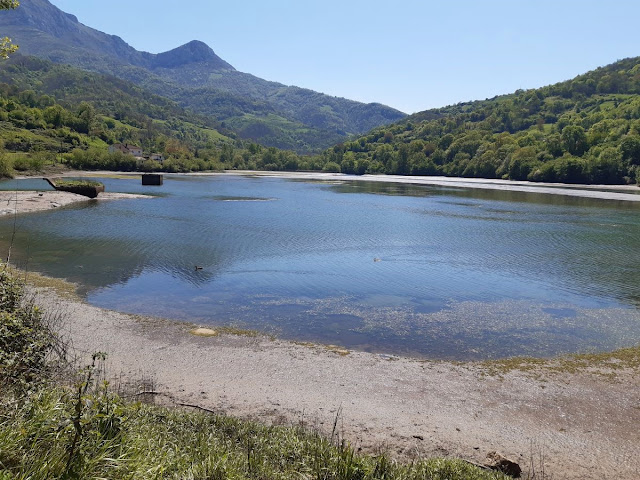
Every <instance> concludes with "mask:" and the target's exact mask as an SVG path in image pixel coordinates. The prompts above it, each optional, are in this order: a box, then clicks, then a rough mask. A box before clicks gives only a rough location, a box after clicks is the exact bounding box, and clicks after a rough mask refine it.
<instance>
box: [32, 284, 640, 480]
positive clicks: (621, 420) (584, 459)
mask: <svg viewBox="0 0 640 480" xmlns="http://www.w3.org/2000/svg"><path fill="white" fill-rule="evenodd" d="M44 285H46V282H45V283H44ZM36 290H37V294H36V303H37V304H38V305H40V306H41V307H42V308H43V309H44V310H45V311H47V312H53V313H55V314H57V315H62V316H63V317H64V319H65V323H64V325H63V326H62V328H61V333H62V334H63V335H64V336H65V337H66V338H68V339H69V340H70V341H71V342H72V344H73V347H74V349H75V351H76V352H77V353H78V354H80V355H82V356H84V357H85V360H87V359H88V358H89V356H90V355H91V353H93V352H96V351H102V352H106V353H107V354H108V357H107V367H108V372H110V376H111V377H112V378H114V379H116V380H117V379H120V380H122V378H124V379H129V380H133V381H140V380H142V379H147V381H148V380H152V384H153V386H154V387H153V390H154V392H155V394H154V397H155V399H156V402H157V403H159V404H163V405H167V406H180V405H183V406H184V405H197V406H198V407H203V408H206V409H211V410H214V411H216V412H219V413H224V414H228V415H233V416H237V417H242V418H250V419H254V420H259V421H262V422H264V423H268V424H300V423H303V424H305V425H307V426H310V427H313V428H319V429H320V430H323V431H325V432H326V433H330V432H331V427H332V426H333V423H334V421H335V419H336V416H337V415H338V416H339V422H338V426H339V428H340V434H341V435H343V436H344V437H345V438H346V439H347V440H348V441H349V442H351V444H352V445H353V446H355V448H356V449H362V450H363V451H364V452H367V453H376V452H379V451H380V450H381V449H382V450H386V451H388V452H389V453H390V455H391V456H393V457H395V458H398V459H400V460H405V461H410V460H411V459H413V458H416V457H417V456H451V457H458V458H463V459H466V460H470V461H472V462H476V463H482V462H484V461H485V460H486V458H485V457H486V455H487V454H488V453H489V452H492V451H499V452H500V453H502V454H504V455H505V456H507V457H509V458H511V459H513V460H515V461H516V462H518V463H519V464H520V465H521V466H522V467H523V470H524V471H526V470H527V468H528V467H529V464H530V462H531V460H532V458H534V459H538V457H539V456H540V455H544V458H545V462H544V468H545V470H546V472H547V473H548V474H552V475H553V478H562V479H578V478H580V479H594V480H595V479H600V478H608V477H615V478H619V479H629V480H631V479H636V478H637V477H638V472H640V433H639V432H638V431H637V429H636V425H637V424H638V423H639V422H640V398H638V396H637V392H638V391H640V376H639V375H638V370H640V367H639V366H638V365H635V364H634V365H633V366H622V367H620V368H616V361H615V359H614V360H612V361H610V362H608V363H602V364H599V363H598V360H597V359H596V360H595V361H594V362H593V363H588V362H587V364H585V365H584V366H581V367H579V368H575V366H571V367H562V364H561V362H559V361H558V360H553V359H551V360H542V361H537V360H533V361H532V362H531V363H528V364H527V363H525V366H524V367H523V368H520V367H518V366H516V367H515V368H511V367H509V368H505V369H502V367H501V366H500V364H501V362H499V361H498V362H492V363H486V362H478V363H455V362H447V361H425V360H419V359H412V358H405V357H395V356H388V355H379V354H373V353H366V352H357V351H345V350H344V349H342V350H335V349H331V348H327V347H325V346H322V345H310V344H305V345H303V344H297V343H295V342H288V341H284V340H279V339H274V338H270V337H266V336H262V335H257V336H242V335H234V334H229V333H227V332H225V331H224V329H221V330H220V331H218V332H214V334H213V335H211V334H210V333H211V332H208V333H207V332H205V334H202V332H201V333H200V334H197V333H196V334H194V332H193V331H192V330H193V329H194V328H195V327H197V326H196V325H190V324H187V323H182V322H177V321H171V320H166V319H159V318H151V317H144V316H138V315H129V314H124V313H119V312H115V311H111V310H104V309H100V308H97V307H93V306H91V305H89V304H87V303H86V302H84V301H82V300H80V299H77V298H65V297H64V296H62V295H60V294H58V293H56V292H55V291H54V290H52V289H51V288H46V287H45V288H42V286H41V287H37V288H36ZM614 357H615V355H614ZM516 363H517V362H516ZM496 366H498V367H497V368H496ZM536 461H537V460H536ZM539 468H540V465H539V464H536V469H539Z"/></svg>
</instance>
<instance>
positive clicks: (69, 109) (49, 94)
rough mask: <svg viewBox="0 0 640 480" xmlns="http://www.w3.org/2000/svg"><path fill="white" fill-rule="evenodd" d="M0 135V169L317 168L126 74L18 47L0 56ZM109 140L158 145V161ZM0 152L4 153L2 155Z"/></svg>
mask: <svg viewBox="0 0 640 480" xmlns="http://www.w3.org/2000/svg"><path fill="white" fill-rule="evenodd" d="M0 140H2V143H3V145H4V148H5V149H6V150H7V151H8V152H9V153H11V154H12V158H13V159H14V161H13V162H11V163H12V165H10V166H9V168H6V167H7V163H6V162H4V163H3V164H2V171H1V172H0V174H5V175H6V174H8V173H10V167H11V166H13V167H15V168H16V169H18V170H28V169H30V170H38V169H39V168H40V167H41V166H42V164H43V163H52V162H53V161H54V160H55V161H57V162H64V163H67V164H68V165H69V166H71V167H74V168H82V169H113V170H136V169H139V170H144V171H152V170H165V171H170V172H184V171H194V170H207V169H220V168H243V169H244V168H248V169H266V170H284V169H287V170H297V169H314V168H315V169H317V168H322V164H321V162H320V158H319V157H301V156H299V155H297V154H295V153H293V152H290V151H283V150H278V149H276V148H274V147H269V148H267V147H263V146H261V145H258V144H255V143H252V142H250V141H245V140H242V139H239V138H237V135H236V134H235V133H234V132H233V131H231V130H229V129H227V128H225V127H224V126H222V124H221V123H220V122H217V121H216V120H214V119H211V118H210V117H207V116H204V115H199V114H196V113H193V112H190V111H188V110H185V109H183V108H182V107H180V106H179V105H178V104H177V103H176V102H174V101H172V100H169V99H167V98H164V97H161V96H158V95H154V94H152V93H150V92H148V91H146V90H144V89H142V88H141V87H138V86H136V85H135V84H133V83H131V82H127V81H124V80H119V79H117V78H114V77H111V76H108V75H101V74H96V73H90V72H85V71H82V70H80V69H77V68H74V67H71V66H63V65H57V64H54V63H51V62H49V61H46V60H41V59H38V58H35V57H23V56H20V55H18V54H16V55H14V56H12V58H10V59H9V60H7V61H4V62H2V63H0ZM112 143H133V144H138V145H140V146H141V147H142V148H143V149H144V151H145V152H147V153H160V154H162V155H163V156H164V157H165V158H166V160H165V161H164V162H163V163H162V164H160V163H158V162H155V161H146V162H144V164H142V165H140V164H137V163H136V161H135V159H134V158H133V157H131V156H126V155H122V154H119V153H115V154H108V153H107V147H108V145H110V144H112ZM5 158H6V157H5Z"/></svg>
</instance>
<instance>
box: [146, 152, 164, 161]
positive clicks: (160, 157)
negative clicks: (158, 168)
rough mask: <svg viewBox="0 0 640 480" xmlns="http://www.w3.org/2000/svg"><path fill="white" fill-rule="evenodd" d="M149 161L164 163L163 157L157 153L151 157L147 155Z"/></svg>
mask: <svg viewBox="0 0 640 480" xmlns="http://www.w3.org/2000/svg"><path fill="white" fill-rule="evenodd" d="M149 160H155V161H156V162H160V163H162V162H164V157H163V156H162V155H160V154H159V153H152V154H151V155H149Z"/></svg>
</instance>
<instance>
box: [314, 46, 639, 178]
mask: <svg viewBox="0 0 640 480" xmlns="http://www.w3.org/2000/svg"><path fill="white" fill-rule="evenodd" d="M323 162H324V167H325V169H327V170H333V171H342V172H345V173H389V174H405V175H449V176H462V177H482V178H504V179H511V180H530V181H545V182H567V183H605V184H624V183H636V182H637V183H639V184H640V57H636V58H628V59H624V60H620V61H618V62H616V63H613V64H611V65H608V66H606V67H601V68H598V69H596V70H594V71H591V72H588V73H586V74H584V75H580V76H578V77H576V78H574V79H572V80H568V81H564V82H560V83H557V84H554V85H549V86H546V87H542V88H538V89H531V90H526V91H525V90H518V91H516V92H514V93H512V94H509V95H502V96H499V97H495V98H492V99H487V100H483V101H475V102H467V103H459V104H457V105H452V106H449V107H445V108H440V109H432V110H426V111H424V112H420V113H416V114H414V115H411V116H409V117H406V118H405V119H403V120H402V121H400V122H397V123H395V124H393V125H388V126H383V127H379V128H376V129H374V130H372V131H371V132H369V133H368V134H367V135H365V136H362V137H360V138H357V139H354V140H351V141H347V142H344V143H343V144H340V145H337V146H335V147H333V148H331V149H330V150H327V151H325V152H324V154H323Z"/></svg>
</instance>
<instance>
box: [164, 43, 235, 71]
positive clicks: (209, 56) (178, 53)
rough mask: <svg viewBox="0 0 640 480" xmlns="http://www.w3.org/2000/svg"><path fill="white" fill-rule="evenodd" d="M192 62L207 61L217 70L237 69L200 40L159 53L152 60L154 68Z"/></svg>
mask: <svg viewBox="0 0 640 480" xmlns="http://www.w3.org/2000/svg"><path fill="white" fill-rule="evenodd" d="M190 63H207V64H209V65H210V66H212V67H213V68H215V69H216V70H235V69H234V68H233V67H232V66H231V65H229V64H228V63H227V62H225V61H224V60H222V59H221V58H220V57H218V56H217V55H216V54H215V52H214V51H213V50H212V49H211V47H209V45H207V44H206V43H204V42H201V41H200V40H192V41H190V42H189V43H185V44H184V45H182V46H180V47H178V48H174V49H173V50H169V51H168V52H163V53H159V54H157V55H155V56H154V57H153V60H152V65H153V68H176V67H181V66H183V65H187V64H190Z"/></svg>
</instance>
